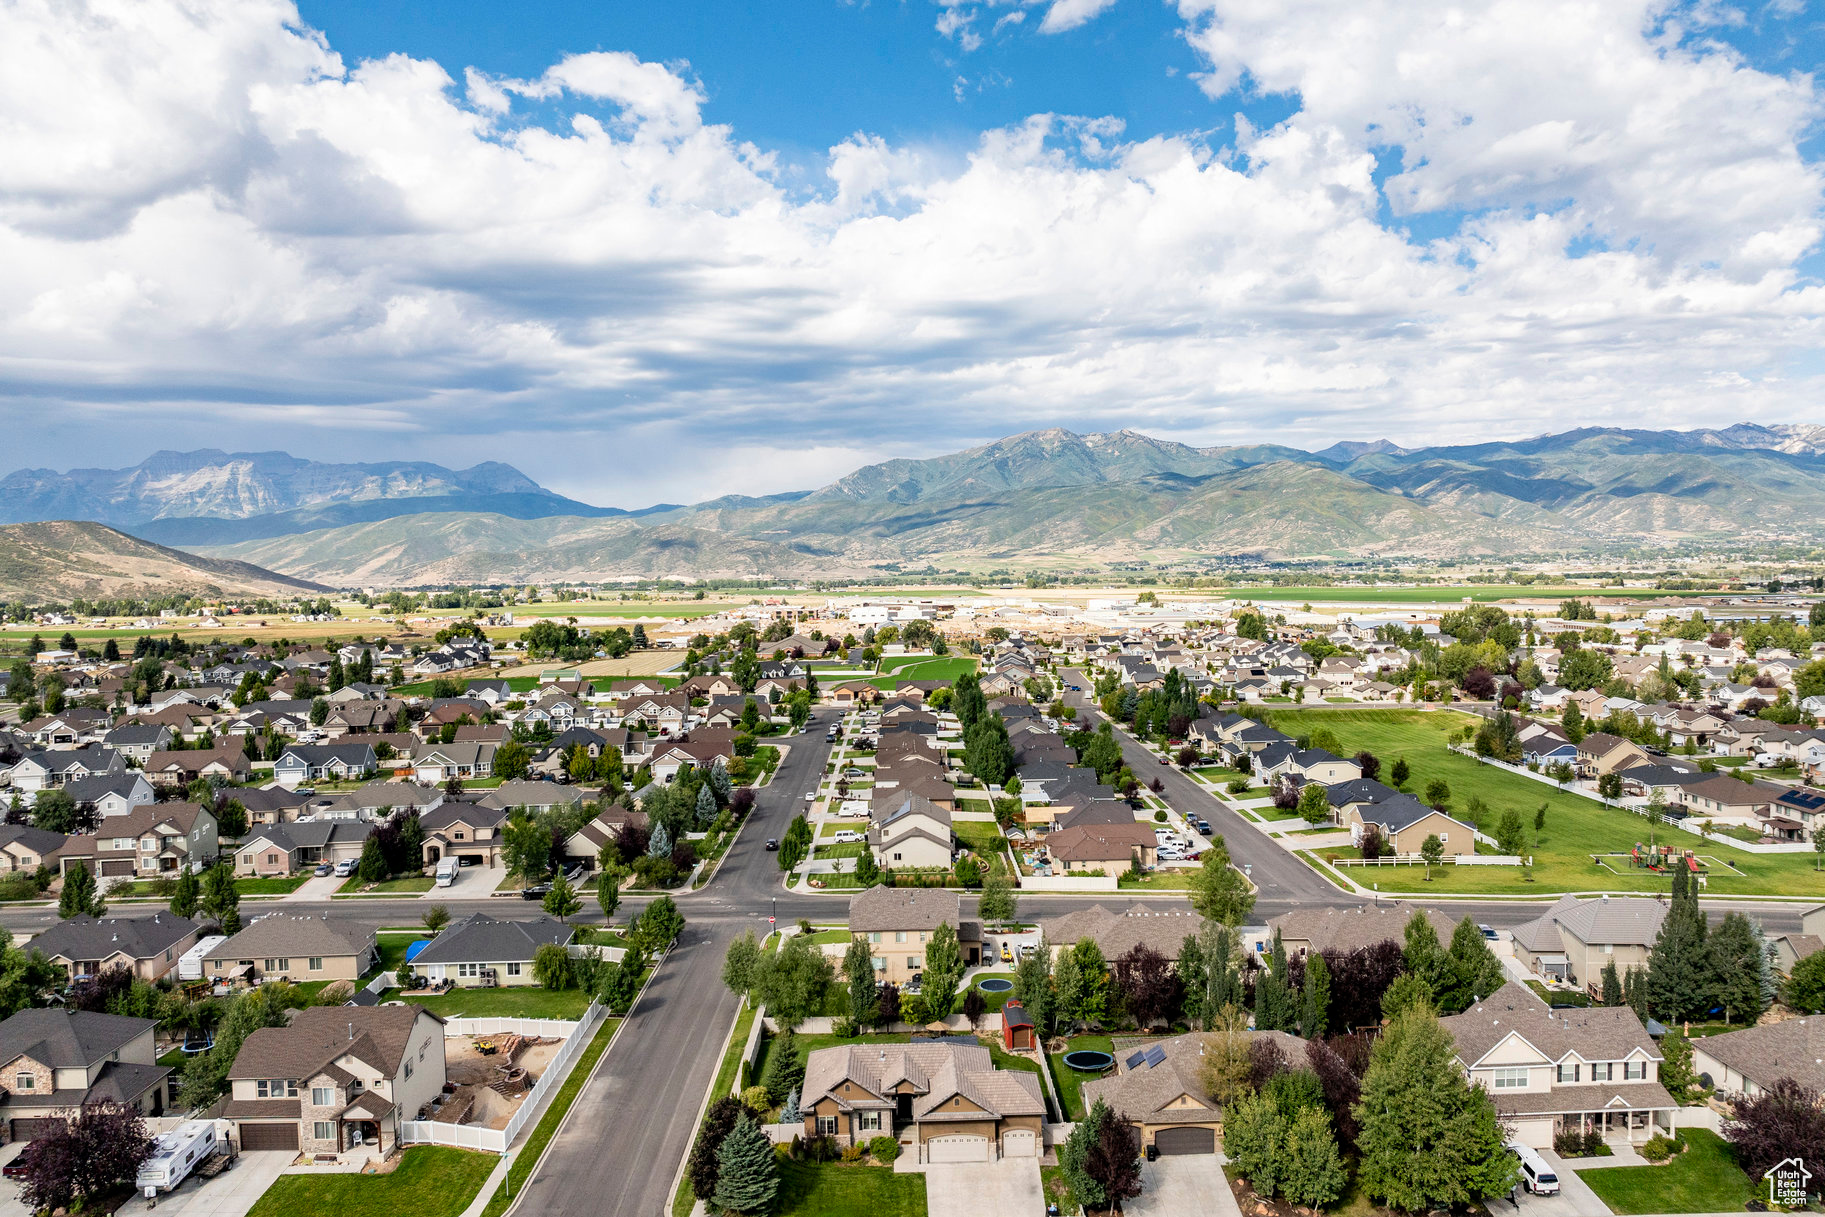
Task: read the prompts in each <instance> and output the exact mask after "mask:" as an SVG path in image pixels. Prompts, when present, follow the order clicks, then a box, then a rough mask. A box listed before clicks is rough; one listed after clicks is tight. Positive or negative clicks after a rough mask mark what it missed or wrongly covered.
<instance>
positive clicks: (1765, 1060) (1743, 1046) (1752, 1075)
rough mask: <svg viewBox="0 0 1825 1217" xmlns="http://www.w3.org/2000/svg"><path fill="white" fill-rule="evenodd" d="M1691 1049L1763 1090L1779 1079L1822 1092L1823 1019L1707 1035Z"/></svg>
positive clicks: (1824, 1071)
mask: <svg viewBox="0 0 1825 1217" xmlns="http://www.w3.org/2000/svg"><path fill="white" fill-rule="evenodd" d="M1693 1046H1694V1047H1695V1048H1697V1049H1698V1050H1699V1051H1700V1052H1703V1053H1704V1054H1705V1055H1706V1056H1709V1057H1710V1058H1712V1059H1713V1060H1715V1061H1718V1062H1720V1063H1722V1064H1725V1065H1728V1066H1729V1067H1730V1068H1732V1069H1734V1070H1736V1071H1737V1072H1738V1073H1740V1074H1742V1075H1743V1076H1744V1077H1745V1078H1748V1079H1749V1080H1750V1081H1751V1082H1754V1083H1755V1084H1756V1085H1757V1086H1760V1087H1762V1088H1763V1089H1764V1090H1765V1089H1767V1088H1768V1087H1770V1086H1772V1085H1774V1084H1775V1083H1776V1082H1778V1081H1779V1080H1780V1079H1782V1078H1792V1079H1793V1080H1794V1081H1796V1082H1798V1083H1800V1084H1801V1085H1802V1086H1810V1087H1812V1088H1813V1089H1815V1090H1817V1089H1825V1018H1821V1017H1819V1016H1817V1015H1813V1016H1810V1017H1807V1018H1790V1019H1788V1020H1787V1021H1786V1022H1782V1023H1768V1024H1766V1025H1764V1026H1760V1027H1744V1028H1743V1029H1742V1030H1741V1031H1729V1032H1725V1033H1724V1034H1723V1035H1710V1036H1706V1037H1705V1038H1703V1039H1701V1040H1697V1041H1694V1044H1693Z"/></svg>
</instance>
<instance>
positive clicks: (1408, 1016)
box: [1354, 1010, 1515, 1211]
mask: <svg viewBox="0 0 1825 1217" xmlns="http://www.w3.org/2000/svg"><path fill="white" fill-rule="evenodd" d="M1354 1115H1355V1116H1356V1120H1357V1123H1358V1124H1360V1125H1361V1128H1362V1132H1361V1134H1360V1135H1359V1136H1358V1137H1357V1141H1356V1145H1357V1150H1358V1152H1359V1153H1360V1155H1361V1159H1360V1163H1359V1166H1358V1179H1359V1180H1360V1182H1361V1184H1362V1187H1363V1190H1364V1191H1365V1192H1367V1193H1368V1194H1369V1195H1370V1196H1372V1197H1374V1198H1375V1199H1378V1200H1381V1201H1384V1202H1385V1203H1387V1204H1388V1205H1389V1206H1390V1207H1392V1208H1397V1209H1404V1210H1409V1211H1418V1210H1422V1209H1429V1208H1448V1207H1452V1206H1457V1205H1465V1204H1469V1203H1470V1202H1471V1201H1474V1200H1481V1199H1484V1198H1486V1197H1489V1196H1499V1195H1503V1194H1505V1193H1506V1192H1508V1191H1509V1189H1510V1188H1512V1187H1513V1186H1514V1181H1515V1159H1514V1155H1512V1154H1511V1153H1509V1152H1508V1150H1507V1149H1506V1148H1505V1147H1504V1146H1503V1136H1502V1126H1501V1124H1500V1122H1499V1121H1498V1119H1497V1117H1496V1111H1495V1103H1494V1101H1493V1100H1491V1099H1490V1097H1489V1094H1488V1092H1487V1091H1485V1090H1484V1089H1483V1088H1482V1087H1481V1086H1472V1085H1471V1084H1470V1083H1469V1082H1468V1081H1467V1080H1466V1079H1465V1077H1464V1071H1463V1068H1462V1066H1460V1065H1459V1064H1458V1061H1457V1056H1456V1052H1455V1050H1454V1048H1453V1045H1452V1040H1451V1035H1450V1033H1449V1032H1447V1031H1446V1030H1445V1029H1444V1027H1442V1026H1441V1025H1440V1024H1439V1021H1438V1019H1437V1018H1436V1017H1435V1016H1434V1015H1433V1014H1432V1013H1431V1012H1430V1011H1426V1010H1412V1011H1408V1012H1407V1013H1405V1014H1402V1015H1401V1016H1400V1017H1399V1018H1396V1019H1395V1020H1394V1021H1393V1022H1392V1023H1390V1024H1389V1025H1388V1028H1387V1030H1386V1031H1385V1032H1384V1033H1383V1035H1382V1036H1381V1038H1380V1039H1379V1040H1377V1041H1376V1044H1375V1047H1374V1050H1373V1052H1372V1053H1371V1055H1370V1058H1369V1068H1368V1072H1367V1073H1365V1074H1364V1075H1363V1081H1362V1101H1361V1102H1360V1103H1358V1104H1357V1105H1356V1107H1355V1109H1354Z"/></svg>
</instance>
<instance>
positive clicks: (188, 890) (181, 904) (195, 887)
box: [171, 862, 202, 917]
mask: <svg viewBox="0 0 1825 1217" xmlns="http://www.w3.org/2000/svg"><path fill="white" fill-rule="evenodd" d="M201 890H202V885H201V884H199V883H198V882H197V878H196V872H194V871H192V870H191V869H190V863H188V862H186V863H184V869H183V870H181V871H179V872H178V874H177V890H176V891H175V892H173V893H172V894H171V915H172V916H174V917H194V916H196V911H197V895H198V893H199V892H200V891H201Z"/></svg>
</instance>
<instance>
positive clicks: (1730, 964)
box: [1707, 912, 1768, 1023]
mask: <svg viewBox="0 0 1825 1217" xmlns="http://www.w3.org/2000/svg"><path fill="white" fill-rule="evenodd" d="M1707 949H1708V950H1709V951H1710V954H1711V973H1712V975H1713V976H1714V977H1715V978H1716V999H1715V1000H1716V1001H1717V1004H1718V1005H1720V1006H1722V1007H1723V1008H1724V1021H1725V1022H1726V1023H1729V1022H1740V1023H1753V1022H1754V1021H1755V1020H1756V1019H1758V1018H1760V1017H1761V1014H1762V1011H1763V1010H1766V1009H1767V1008H1768V995H1767V994H1766V993H1764V992H1763V989H1762V965H1763V962H1764V960H1765V958H1766V957H1765V956H1764V954H1763V952H1762V938H1761V935H1760V934H1759V933H1757V932H1756V928H1755V926H1754V925H1753V924H1752V923H1751V922H1750V920H1749V919H1748V918H1747V917H1745V916H1744V915H1743V914H1741V913H1736V912H1731V913H1725V914H1724V919H1723V920H1722V921H1720V922H1718V924H1717V928H1716V929H1715V930H1713V931H1711V934H1710V939H1709V942H1708V943H1707Z"/></svg>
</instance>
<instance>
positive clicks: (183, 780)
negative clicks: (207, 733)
mask: <svg viewBox="0 0 1825 1217" xmlns="http://www.w3.org/2000/svg"><path fill="white" fill-rule="evenodd" d="M142 768H144V770H145V773H146V778H147V780H148V781H150V782H151V783H152V784H153V785H154V786H188V785H189V784H190V783H192V782H194V781H196V780H197V779H198V778H212V777H219V778H221V779H222V780H223V781H226V782H245V781H246V780H247V779H248V777H249V775H251V774H252V772H253V769H252V762H250V761H249V760H248V759H247V753H246V752H245V751H244V750H243V749H242V748H241V745H240V744H238V743H236V744H229V745H225V746H224V747H221V748H197V749H190V750H186V751H183V752H154V753H153V754H152V755H151V756H149V757H147V758H146V763H145V765H144V766H143V767H142Z"/></svg>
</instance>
